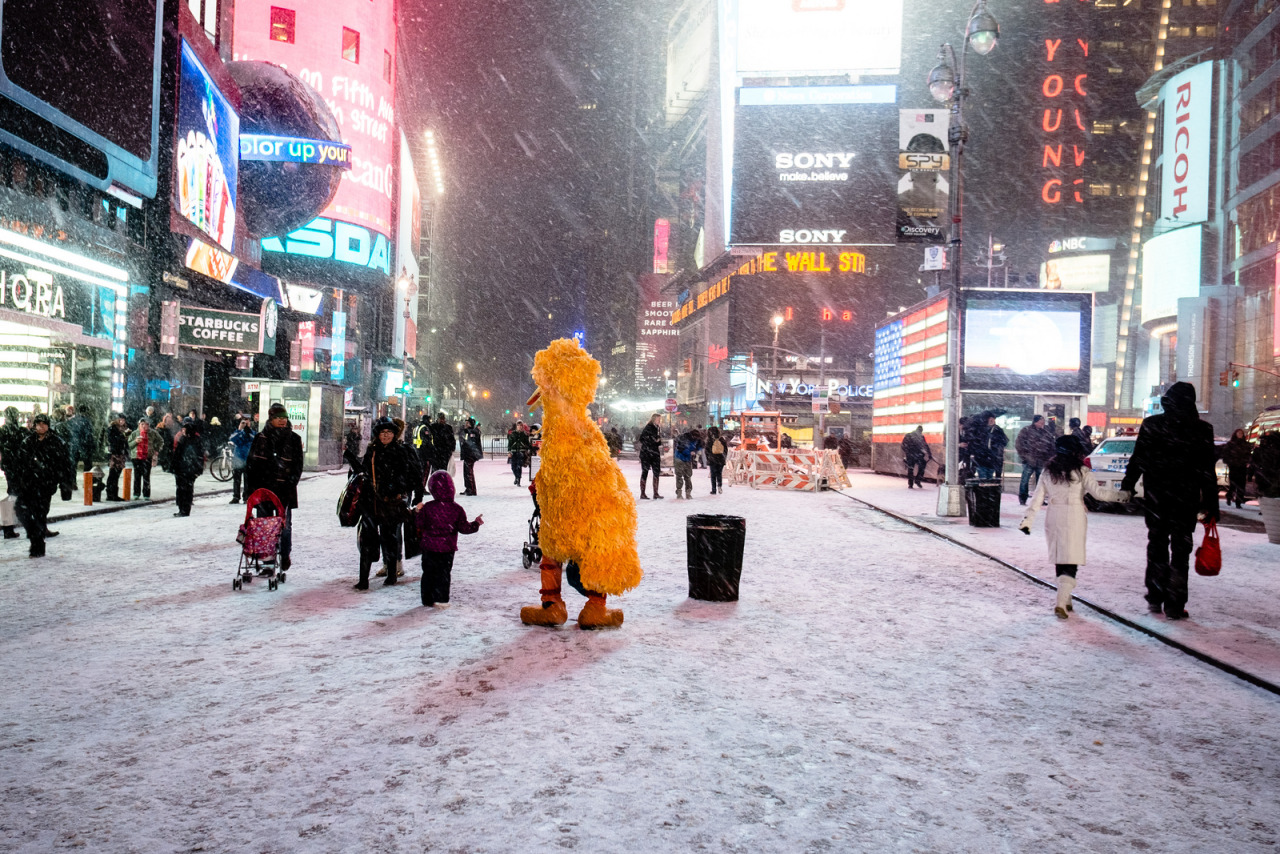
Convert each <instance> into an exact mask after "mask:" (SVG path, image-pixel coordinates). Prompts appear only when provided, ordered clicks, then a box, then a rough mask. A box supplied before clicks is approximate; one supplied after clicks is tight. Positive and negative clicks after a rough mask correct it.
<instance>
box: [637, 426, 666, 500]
mask: <svg viewBox="0 0 1280 854" xmlns="http://www.w3.org/2000/svg"><path fill="white" fill-rule="evenodd" d="M661 421H662V414H661V413H659V412H655V413H653V416H652V417H651V418H650V419H649V423H648V424H646V425H644V429H643V430H641V431H640V497H641V498H648V497H649V496H648V495H646V494H645V489H644V487H645V480H646V479H647V478H648V477H649V472H653V497H654V498H661V497H662V496H661V495H660V494H659V493H658V479H659V478H660V477H661V476H662V433H661V431H660V430H659V429H658V424H659V422H661Z"/></svg>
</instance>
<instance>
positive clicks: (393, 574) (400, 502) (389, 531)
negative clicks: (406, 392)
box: [355, 418, 423, 590]
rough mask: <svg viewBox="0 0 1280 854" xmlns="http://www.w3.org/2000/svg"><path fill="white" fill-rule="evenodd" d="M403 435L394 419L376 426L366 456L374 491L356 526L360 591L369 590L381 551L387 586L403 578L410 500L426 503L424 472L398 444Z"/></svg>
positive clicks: (356, 586)
mask: <svg viewBox="0 0 1280 854" xmlns="http://www.w3.org/2000/svg"><path fill="white" fill-rule="evenodd" d="M398 439H399V433H398V431H397V430H396V425H395V422H393V421H392V420H391V419H390V418H379V419H378V421H377V422H376V423H375V424H374V425H373V441H372V442H370V443H369V449H368V450H367V451H365V453H364V463H363V467H362V470H363V471H364V474H365V477H366V478H367V479H368V482H369V485H370V488H369V491H368V497H367V498H366V499H364V500H365V506H364V511H363V514H362V518H361V520H360V523H359V525H357V526H356V531H357V541H358V544H359V548H360V579H359V581H357V582H356V585H355V589H356V590H368V589H369V571H370V570H371V569H372V568H373V561H374V560H375V559H376V558H377V556H378V553H379V551H381V553H382V560H383V563H384V568H383V569H384V571H385V572H386V576H387V580H386V581H385V582H384V583H385V584H387V585H392V584H395V583H396V579H397V578H398V577H399V575H400V564H401V562H402V560H403V559H402V557H401V555H402V554H403V546H404V541H403V539H402V536H403V535H402V533H401V530H402V528H403V527H404V523H405V520H406V519H407V518H408V515H409V504H408V500H409V499H410V497H412V499H413V501H412V503H414V504H417V503H420V502H421V501H422V495H423V490H422V476H421V471H422V469H421V468H420V467H419V466H418V464H417V461H416V460H413V459H411V455H410V451H409V449H408V448H406V447H405V446H404V444H402V443H401V442H399V441H398Z"/></svg>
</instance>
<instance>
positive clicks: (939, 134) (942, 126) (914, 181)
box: [897, 110, 951, 243]
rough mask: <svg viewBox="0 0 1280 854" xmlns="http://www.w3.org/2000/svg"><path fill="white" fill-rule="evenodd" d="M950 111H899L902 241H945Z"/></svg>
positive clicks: (949, 157)
mask: <svg viewBox="0 0 1280 854" xmlns="http://www.w3.org/2000/svg"><path fill="white" fill-rule="evenodd" d="M949 124H950V113H949V112H948V111H947V110H899V111H898V170H899V175H898V218H897V228H898V242H899V243H942V242H944V241H945V240H946V239H947V224H946V214H947V208H948V206H949V204H950V195H951V186H950V184H948V183H947V179H948V173H947V170H948V169H949V168H950V167H951V156H950V155H949V154H948V152H947V127H948V125H949Z"/></svg>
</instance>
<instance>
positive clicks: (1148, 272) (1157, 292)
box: [1142, 225, 1201, 323]
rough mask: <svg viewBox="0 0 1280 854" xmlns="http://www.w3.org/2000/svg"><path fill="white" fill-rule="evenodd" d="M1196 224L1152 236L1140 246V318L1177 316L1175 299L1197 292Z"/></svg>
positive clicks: (1198, 261) (1197, 246)
mask: <svg viewBox="0 0 1280 854" xmlns="http://www.w3.org/2000/svg"><path fill="white" fill-rule="evenodd" d="M1200 237H1201V227H1200V226H1198V225H1192V226H1188V227H1187V228H1179V229H1178V230H1176V231H1170V232H1167V233H1166V234H1162V235H1160V236H1159V237H1153V238H1151V239H1150V240H1148V241H1147V242H1146V243H1145V244H1143V247H1142V322H1143V323H1147V322H1148V321H1151V320H1159V319H1161V318H1166V317H1177V316H1178V300H1180V299H1182V298H1183V297H1195V296H1199V295H1200Z"/></svg>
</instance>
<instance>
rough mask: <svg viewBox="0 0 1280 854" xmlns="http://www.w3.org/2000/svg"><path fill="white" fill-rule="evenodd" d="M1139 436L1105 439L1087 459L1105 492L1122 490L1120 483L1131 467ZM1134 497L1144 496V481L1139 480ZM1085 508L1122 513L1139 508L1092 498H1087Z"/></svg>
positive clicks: (1086, 463) (1095, 477)
mask: <svg viewBox="0 0 1280 854" xmlns="http://www.w3.org/2000/svg"><path fill="white" fill-rule="evenodd" d="M1137 441H1138V437H1137V436H1112V437H1111V438H1110V439H1103V440H1102V441H1101V442H1100V443H1098V447H1096V448H1094V449H1093V451H1092V452H1090V454H1089V456H1087V457H1085V461H1084V462H1085V465H1087V466H1088V467H1089V468H1090V470H1091V471H1092V472H1093V477H1094V479H1095V480H1097V481H1098V486H1099V487H1101V488H1102V489H1104V490H1108V489H1109V490H1115V491H1116V492H1118V491H1119V490H1120V483H1121V481H1123V480H1124V473H1125V469H1127V468H1128V467H1129V457H1131V456H1133V446H1134V445H1135V444H1136V443H1137ZM1134 495H1135V496H1138V497H1140V496H1141V495H1142V480H1141V478H1139V480H1138V484H1137V486H1135V487H1134ZM1084 503H1085V506H1086V507H1088V508H1089V509H1090V510H1094V511H1097V510H1118V511H1120V512H1122V513H1134V512H1137V510H1138V508H1137V507H1136V505H1133V504H1129V503H1127V502H1119V501H1117V502H1099V501H1095V500H1094V499H1093V497H1092V496H1089V495H1086V496H1085V502H1084Z"/></svg>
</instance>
